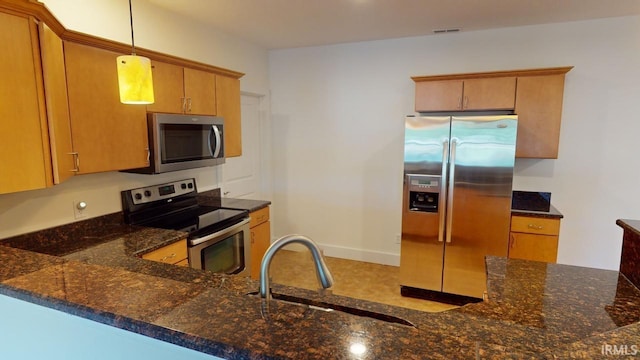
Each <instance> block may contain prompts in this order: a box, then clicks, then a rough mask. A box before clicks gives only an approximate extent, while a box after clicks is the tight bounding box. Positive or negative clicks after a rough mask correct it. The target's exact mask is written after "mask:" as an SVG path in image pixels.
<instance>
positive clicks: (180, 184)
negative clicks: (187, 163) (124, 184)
mask: <svg viewBox="0 0 640 360" xmlns="http://www.w3.org/2000/svg"><path fill="white" fill-rule="evenodd" d="M195 191H196V185H195V180H194V179H187V180H179V181H174V182H170V183H166V184H162V185H154V186H147V187H142V188H137V189H132V190H129V193H130V194H131V200H132V201H133V204H134V205H140V204H146V203H150V202H154V201H158V200H168V199H171V198H174V197H176V196H180V195H184V194H188V193H191V192H195Z"/></svg>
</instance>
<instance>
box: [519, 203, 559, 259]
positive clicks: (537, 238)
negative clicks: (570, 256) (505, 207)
mask: <svg viewBox="0 0 640 360" xmlns="http://www.w3.org/2000/svg"><path fill="white" fill-rule="evenodd" d="M559 234H560V219H546V218H537V217H528V216H515V215H514V216H511V233H510V239H509V258H513V259H524V260H534V261H544V262H550V263H555V262H556V259H557V255H558V240H559Z"/></svg>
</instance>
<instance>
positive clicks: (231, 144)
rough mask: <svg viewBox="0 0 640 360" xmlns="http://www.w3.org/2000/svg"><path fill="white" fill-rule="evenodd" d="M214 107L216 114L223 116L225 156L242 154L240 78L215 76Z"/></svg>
mask: <svg viewBox="0 0 640 360" xmlns="http://www.w3.org/2000/svg"><path fill="white" fill-rule="evenodd" d="M216 107H217V110H218V111H217V112H218V116H222V117H223V118H224V128H225V132H224V146H225V156H226V157H233V156H240V155H242V123H241V117H240V108H241V105H240V80H238V79H234V78H230V77H226V76H216Z"/></svg>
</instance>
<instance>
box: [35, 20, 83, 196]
mask: <svg viewBox="0 0 640 360" xmlns="http://www.w3.org/2000/svg"><path fill="white" fill-rule="evenodd" d="M38 30H39V34H40V50H41V56H42V71H43V74H44V89H45V102H46V108H47V122H48V128H49V141H50V143H51V158H52V165H53V183H54V184H60V183H61V182H63V181H65V180H67V179H69V178H70V177H72V176H73V175H75V173H76V172H77V171H78V169H77V164H76V160H77V158H76V157H75V152H74V150H73V140H72V137H71V118H70V115H69V97H68V95H67V75H66V69H65V65H64V46H63V43H62V39H61V38H60V37H59V36H58V35H56V33H55V32H53V30H51V28H49V27H48V26H47V25H46V24H45V23H43V22H40V24H39V26H38Z"/></svg>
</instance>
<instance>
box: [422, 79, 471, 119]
mask: <svg viewBox="0 0 640 360" xmlns="http://www.w3.org/2000/svg"><path fill="white" fill-rule="evenodd" d="M462 83H463V82H462V80H442V81H420V82H416V100H415V101H416V103H415V104H416V111H418V112H422V111H460V110H462V107H461V106H462Z"/></svg>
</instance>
